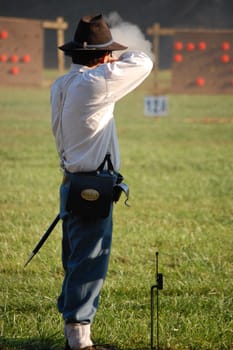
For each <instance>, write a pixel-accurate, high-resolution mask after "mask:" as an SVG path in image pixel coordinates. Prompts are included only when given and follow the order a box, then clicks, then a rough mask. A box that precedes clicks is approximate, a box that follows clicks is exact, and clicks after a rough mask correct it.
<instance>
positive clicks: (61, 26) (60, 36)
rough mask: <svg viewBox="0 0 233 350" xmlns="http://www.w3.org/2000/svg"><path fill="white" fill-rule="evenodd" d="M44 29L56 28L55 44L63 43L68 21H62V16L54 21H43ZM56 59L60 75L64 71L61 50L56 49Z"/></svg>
mask: <svg viewBox="0 0 233 350" xmlns="http://www.w3.org/2000/svg"><path fill="white" fill-rule="evenodd" d="M43 28H44V29H56V30H57V46H61V45H63V44H64V31H65V30H66V29H67V28H68V23H67V22H64V19H63V17H57V19H56V21H53V22H52V21H43ZM57 59H58V73H59V75H62V74H63V73H64V67H65V59H64V54H63V53H62V51H60V50H57Z"/></svg>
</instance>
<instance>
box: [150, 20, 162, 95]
mask: <svg viewBox="0 0 233 350" xmlns="http://www.w3.org/2000/svg"><path fill="white" fill-rule="evenodd" d="M147 34H148V35H153V51H154V56H155V58H156V59H155V67H154V77H155V90H156V92H157V91H158V87H159V83H158V71H159V35H160V24H159V23H154V25H153V26H152V27H151V28H148V29H147Z"/></svg>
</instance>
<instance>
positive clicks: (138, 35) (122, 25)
mask: <svg viewBox="0 0 233 350" xmlns="http://www.w3.org/2000/svg"><path fill="white" fill-rule="evenodd" d="M106 20H107V22H108V24H109V25H110V27H111V33H112V37H113V39H114V40H115V41H117V42H119V43H120V44H122V45H125V46H128V50H141V51H144V52H145V53H146V54H147V55H148V56H150V57H151V59H152V60H153V61H155V57H154V54H153V51H152V44H151V42H150V41H149V40H146V38H145V36H144V34H143V33H142V31H141V30H140V28H139V27H138V26H137V25H135V24H132V23H130V22H125V21H123V19H122V18H121V16H120V15H119V14H118V13H117V12H111V13H110V14H109V15H108V16H107V17H106ZM114 54H115V53H114Z"/></svg>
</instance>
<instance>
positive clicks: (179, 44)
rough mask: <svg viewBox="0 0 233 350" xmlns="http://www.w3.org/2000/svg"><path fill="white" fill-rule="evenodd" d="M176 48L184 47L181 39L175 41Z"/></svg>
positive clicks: (177, 49)
mask: <svg viewBox="0 0 233 350" xmlns="http://www.w3.org/2000/svg"><path fill="white" fill-rule="evenodd" d="M174 49H175V50H176V51H181V50H182V49H183V43H182V42H181V41H176V42H175V43H174Z"/></svg>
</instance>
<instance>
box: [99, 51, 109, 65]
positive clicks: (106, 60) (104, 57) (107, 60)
mask: <svg viewBox="0 0 233 350" xmlns="http://www.w3.org/2000/svg"><path fill="white" fill-rule="evenodd" d="M108 62H109V54H108V53H106V54H105V55H104V56H103V57H101V58H100V63H108Z"/></svg>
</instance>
